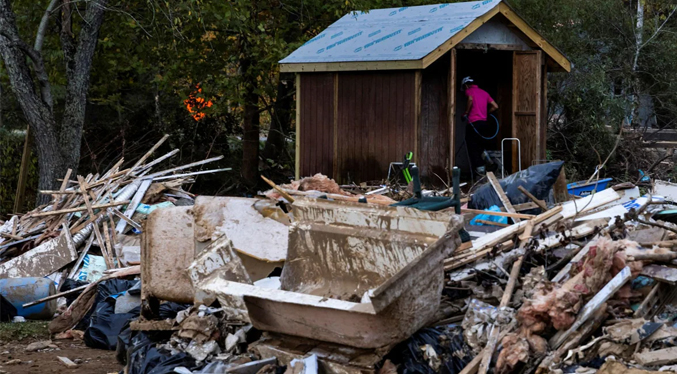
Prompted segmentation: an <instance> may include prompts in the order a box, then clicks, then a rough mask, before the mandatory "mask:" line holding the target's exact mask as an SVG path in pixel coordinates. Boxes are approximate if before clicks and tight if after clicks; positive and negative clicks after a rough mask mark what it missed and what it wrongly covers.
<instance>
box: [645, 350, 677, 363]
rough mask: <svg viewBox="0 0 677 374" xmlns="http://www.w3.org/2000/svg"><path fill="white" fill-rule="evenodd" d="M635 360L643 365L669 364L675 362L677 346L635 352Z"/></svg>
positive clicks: (676, 359) (676, 360)
mask: <svg viewBox="0 0 677 374" xmlns="http://www.w3.org/2000/svg"><path fill="white" fill-rule="evenodd" d="M635 360H637V362H639V363H640V364H642V365H645V366H660V365H669V364H673V363H675V362H677V347H670V348H665V349H659V350H657V351H645V352H638V353H635Z"/></svg>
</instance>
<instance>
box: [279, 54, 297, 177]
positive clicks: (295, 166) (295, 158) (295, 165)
mask: <svg viewBox="0 0 677 374" xmlns="http://www.w3.org/2000/svg"><path fill="white" fill-rule="evenodd" d="M280 72H282V65H280ZM295 96H296V143H295V144H294V145H295V149H296V151H295V152H294V153H295V154H294V169H295V170H294V173H295V177H296V178H295V179H296V180H299V179H301V74H296V95H295Z"/></svg>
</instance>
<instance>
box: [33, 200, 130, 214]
mask: <svg viewBox="0 0 677 374" xmlns="http://www.w3.org/2000/svg"><path fill="white" fill-rule="evenodd" d="M125 204H129V201H118V202H115V203H108V204H101V205H93V206H92V209H105V208H112V207H114V206H120V205H125ZM86 210H87V207H86V206H81V207H77V208H68V209H61V210H55V211H48V212H40V213H35V214H31V217H46V216H53V215H57V214H64V213H75V212H84V211H86Z"/></svg>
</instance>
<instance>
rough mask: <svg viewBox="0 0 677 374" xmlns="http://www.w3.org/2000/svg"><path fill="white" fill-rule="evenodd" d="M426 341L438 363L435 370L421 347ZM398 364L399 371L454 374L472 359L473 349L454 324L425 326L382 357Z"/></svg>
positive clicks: (406, 373)
mask: <svg viewBox="0 0 677 374" xmlns="http://www.w3.org/2000/svg"><path fill="white" fill-rule="evenodd" d="M426 344H429V345H430V346H431V347H432V348H433V349H434V350H435V352H436V353H437V356H438V357H439V358H440V360H441V362H442V364H441V366H440V368H439V372H436V371H435V370H434V369H433V368H431V367H430V365H428V362H427V361H426V360H425V358H424V357H423V351H422V350H421V347H423V346H424V345H426ZM385 358H386V359H389V360H390V361H391V362H392V363H393V364H395V365H399V366H400V369H399V370H398V372H399V373H401V374H437V373H439V374H456V373H459V372H460V371H461V370H463V368H464V367H466V366H467V365H468V364H469V363H470V361H472V359H473V352H472V350H471V349H470V347H468V345H467V344H466V343H465V340H464V339H463V329H462V328H460V327H459V326H456V325H449V326H441V327H434V328H433V327H426V328H423V329H421V330H419V331H417V332H416V333H415V334H414V335H412V337H411V338H409V339H407V340H405V341H404V342H402V343H400V344H398V345H397V346H395V348H393V350H392V351H390V353H388V355H387V356H386V357H385Z"/></svg>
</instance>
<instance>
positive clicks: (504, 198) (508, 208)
mask: <svg viewBox="0 0 677 374" xmlns="http://www.w3.org/2000/svg"><path fill="white" fill-rule="evenodd" d="M487 179H489V184H491V187H492V188H493V189H494V192H496V195H498V199H499V200H501V203H502V204H503V206H504V207H505V210H506V211H507V212H508V213H517V212H516V211H515V208H513V206H512V203H511V202H510V199H508V196H506V195H505V192H504V191H503V188H501V183H499V182H498V179H496V176H495V175H494V173H492V172H487ZM512 220H513V221H515V223H518V222H519V221H520V219H519V217H512ZM480 371H481V370H480ZM482 374H484V373H482Z"/></svg>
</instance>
